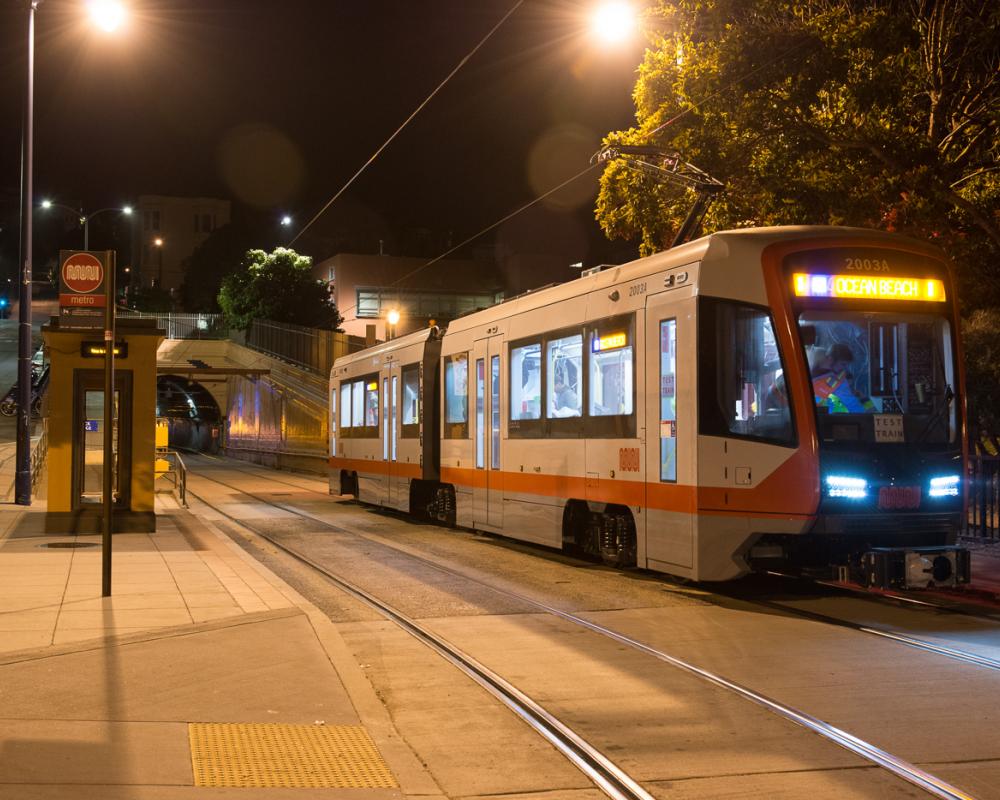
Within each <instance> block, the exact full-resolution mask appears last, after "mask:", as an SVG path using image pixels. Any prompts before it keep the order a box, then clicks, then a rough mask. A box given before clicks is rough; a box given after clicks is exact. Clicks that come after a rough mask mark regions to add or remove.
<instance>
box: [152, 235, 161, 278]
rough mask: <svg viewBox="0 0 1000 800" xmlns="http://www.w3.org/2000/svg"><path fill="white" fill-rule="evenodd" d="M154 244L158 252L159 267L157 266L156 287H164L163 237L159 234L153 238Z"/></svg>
mask: <svg viewBox="0 0 1000 800" xmlns="http://www.w3.org/2000/svg"><path fill="white" fill-rule="evenodd" d="M153 246H154V247H155V248H156V252H157V258H156V260H157V267H156V288H157V289H162V288H163V239H161V238H160V237H159V236H157V237H156V238H155V239H153Z"/></svg>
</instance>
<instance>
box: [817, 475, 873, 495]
mask: <svg viewBox="0 0 1000 800" xmlns="http://www.w3.org/2000/svg"><path fill="white" fill-rule="evenodd" d="M826 493H827V494H828V495H829V496H830V497H845V498H847V499H849V500H861V499H863V498H865V497H867V496H868V481H866V480H865V479H864V478H852V477H849V476H847V475H827V476H826Z"/></svg>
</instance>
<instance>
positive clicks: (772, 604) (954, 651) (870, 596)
mask: <svg viewBox="0 0 1000 800" xmlns="http://www.w3.org/2000/svg"><path fill="white" fill-rule="evenodd" d="M226 469H227V470H228V469H231V470H232V471H234V472H241V473H244V474H246V475H249V476H251V477H255V478H258V479H259V478H261V474H260V472H257V471H254V470H251V469H243V468H238V467H230V466H229V465H228V464H227V465H226ZM206 477H207V476H206ZM209 480H214V481H216V482H217V483H223V482H222V481H219V480H218V479H216V478H209ZM267 480H268V482H270V483H280V484H282V485H285V486H289V487H293V488H296V489H298V490H300V491H308V492H312V493H314V494H317V495H319V496H321V497H324V498H329V497H330V495H329V493H328V492H322V491H319V490H317V489H315V488H313V487H310V486H303V485H302V484H301V483H293V482H291V481H288V480H283V479H281V478H272V477H271V476H270V475H268V476H267ZM225 485H228V486H229V488H231V489H234V490H235V491H241V492H243V493H244V494H249V495H250V496H252V497H255V498H256V499H257V500H260V501H261V502H267V503H269V504H270V505H272V506H274V507H276V508H281V509H283V510H285V511H288V512H289V513H293V514H299V515H300V516H305V517H308V518H309V519H311V520H313V521H315V522H320V523H322V524H325V525H330V526H331V527H333V528H336V527H337V526H335V525H333V524H332V523H330V522H329V521H328V520H324V519H322V518H321V517H318V516H316V515H313V514H308V513H306V512H303V511H301V509H296V508H293V507H291V506H288V505H286V504H284V503H281V502H275V501H273V500H267V499H266V498H264V497H262V496H260V495H256V494H254V493H252V492H247V490H245V489H242V488H238V487H234V486H232V485H231V484H225ZM379 511H380V513H387V514H392V512H387V511H385V510H384V509H379ZM392 515H393V517H394V518H397V519H400V520H402V521H404V522H408V521H409V519H408V518H407V517H405V516H402V515H396V514H392ZM339 530H342V531H344V532H347V531H346V529H343V528H341V529H339ZM361 530H362V531H363V526H362V528H361ZM350 532H351V533H354V534H358V533H359V530H358V529H355V530H352V531H350ZM362 535H366V536H369V537H371V536H375V537H376V538H378V540H379V541H380V543H382V544H384V545H386V546H388V547H395V545H394V544H393V543H392V542H391V541H389V540H387V539H385V538H384V537H380V536H378V534H372V533H369V532H364V533H363V534H362ZM408 555H411V556H413V557H415V558H422V557H421V556H416V555H414V554H413V553H409V552H408ZM423 560H424V561H426V562H427V563H429V564H433V565H435V566H438V567H440V565H438V564H436V562H431V561H427V559H423ZM769 574H770V575H773V576H774V577H776V578H780V579H783V580H787V581H793V582H798V583H802V584H803V585H804V586H805V587H808V588H810V589H811V588H814V587H816V586H820V587H824V588H825V589H827V590H829V591H832V592H837V593H843V594H850V595H853V596H856V597H860V598H863V599H865V600H868V601H871V602H874V603H893V604H898V605H904V606H912V607H915V608H920V609H925V610H930V611H934V612H938V613H944V614H955V615H960V616H963V617H969V618H971V619H977V620H985V621H988V622H990V623H994V624H1000V615H998V614H989V613H981V612H979V611H978V610H974V609H971V608H968V607H965V606H960V605H954V604H942V603H936V602H929V601H927V600H923V599H920V598H916V597H910V596H907V595H903V594H898V593H886V592H870V591H868V590H866V589H863V588H861V587H851V586H846V585H844V584H840V583H834V582H830V581H819V580H806V579H803V578H800V577H798V576H791V575H785V574H783V573H769ZM461 577H464V578H469V577H470V576H468V575H465V574H462V575H461ZM664 584H665V585H668V582H667V579H666V578H664ZM712 592H713V593H715V594H718V595H721V596H724V597H727V598H730V599H734V600H739V601H741V602H745V603H752V604H755V605H758V606H760V607H762V608H769V609H773V610H779V611H782V612H784V613H788V614H791V615H794V616H797V617H801V618H803V619H810V620H812V621H814V622H821V623H825V624H828V625H833V626H836V627H841V628H848V629H851V630H854V631H857V632H858V633H864V634H867V635H870V636H877V637H880V638H883V639H887V640H891V641H894V642H897V643H898V644H902V645H906V646H907V647H913V648H916V649H918V650H923V651H925V652H930V653H935V654H937V655H940V656H944V657H946V658H951V659H954V660H956V661H962V662H965V663H967V664H973V665H976V666H979V667H984V668H986V669H992V670H1000V660H998V659H994V658H989V657H986V656H982V655H979V654H976V653H972V652H968V651H964V650H961V649H959V648H956V647H947V646H944V645H941V644H937V643H935V642H930V641H927V640H923V639H919V638H917V637H914V636H910V635H909V634H906V633H904V632H902V631H898V630H892V629H889V628H883V627H879V626H875V625H868V624H864V623H860V622H854V621H852V620H849V619H843V618H840V617H835V616H831V615H829V614H823V613H821V612H817V611H810V610H807V609H802V608H798V607H796V606H793V605H789V604H788V603H781V602H777V601H771V600H766V599H762V598H759V597H755V596H752V595H749V594H747V593H745V592H741V591H739V590H737V591H727V590H725V589H722V588H719V587H713V589H712ZM998 633H1000V632H998Z"/></svg>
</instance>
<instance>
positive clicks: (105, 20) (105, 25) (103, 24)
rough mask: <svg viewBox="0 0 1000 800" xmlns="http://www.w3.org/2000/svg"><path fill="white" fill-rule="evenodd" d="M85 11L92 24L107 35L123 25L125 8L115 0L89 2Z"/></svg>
mask: <svg viewBox="0 0 1000 800" xmlns="http://www.w3.org/2000/svg"><path fill="white" fill-rule="evenodd" d="M87 11H88V12H89V13H90V19H91V20H92V21H93V23H94V24H95V25H96V26H97V27H98V28H100V29H101V30H102V31H106V32H107V33H114V32H115V31H116V30H118V29H119V28H120V27H121V26H122V25H124V24H125V6H123V5H122V4H121V3H119V2H116V0H90V2H89V3H87Z"/></svg>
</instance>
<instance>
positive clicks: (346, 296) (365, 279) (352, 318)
mask: <svg viewBox="0 0 1000 800" xmlns="http://www.w3.org/2000/svg"><path fill="white" fill-rule="evenodd" d="M428 260H429V259H426V258H407V257H401V256H385V255H360V254H356V253H340V254H338V255H335V256H333V257H332V258H327V259H325V260H324V261H320V262H318V263H316V264H314V265H313V275H314V276H315V277H316V279H317V280H321V281H323V282H324V283H326V284H327V286H328V287H329V290H330V293H331V295H332V296H333V300H334V302H335V303H336V305H337V309H338V310H339V311H340V314H341V316H343V318H344V322H343V325H342V327H343V329H344V331H345V333H348V334H350V335H353V336H364V337H366V338H368V339H369V340H385V339H387V338H393V337H396V336H402V335H403V334H405V333H410V332H411V331H415V330H418V329H420V328H426V327H427V326H428V325H432V324H443V323H446V322H449V321H450V320H453V319H455V318H456V317H460V316H462V315H463V314H467V313H469V312H470V311H476V310H477V309H480V308H488V307H489V306H492V305H494V304H496V303H498V302H500V301H501V300H502V299H503V297H504V291H503V280H502V278H501V276H500V274H499V272H498V270H497V269H496V268H495V267H494V266H493V265H492V264H486V263H483V262H480V261H477V260H473V259H442V260H440V261H436V262H434V263H433V264H431V265H430V266H428ZM390 311H394V312H396V313H398V314H399V320H398V322H396V323H395V325H393V324H392V323H391V322H390V315H389V312H390ZM392 318H395V316H394V315H393V317H392Z"/></svg>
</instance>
